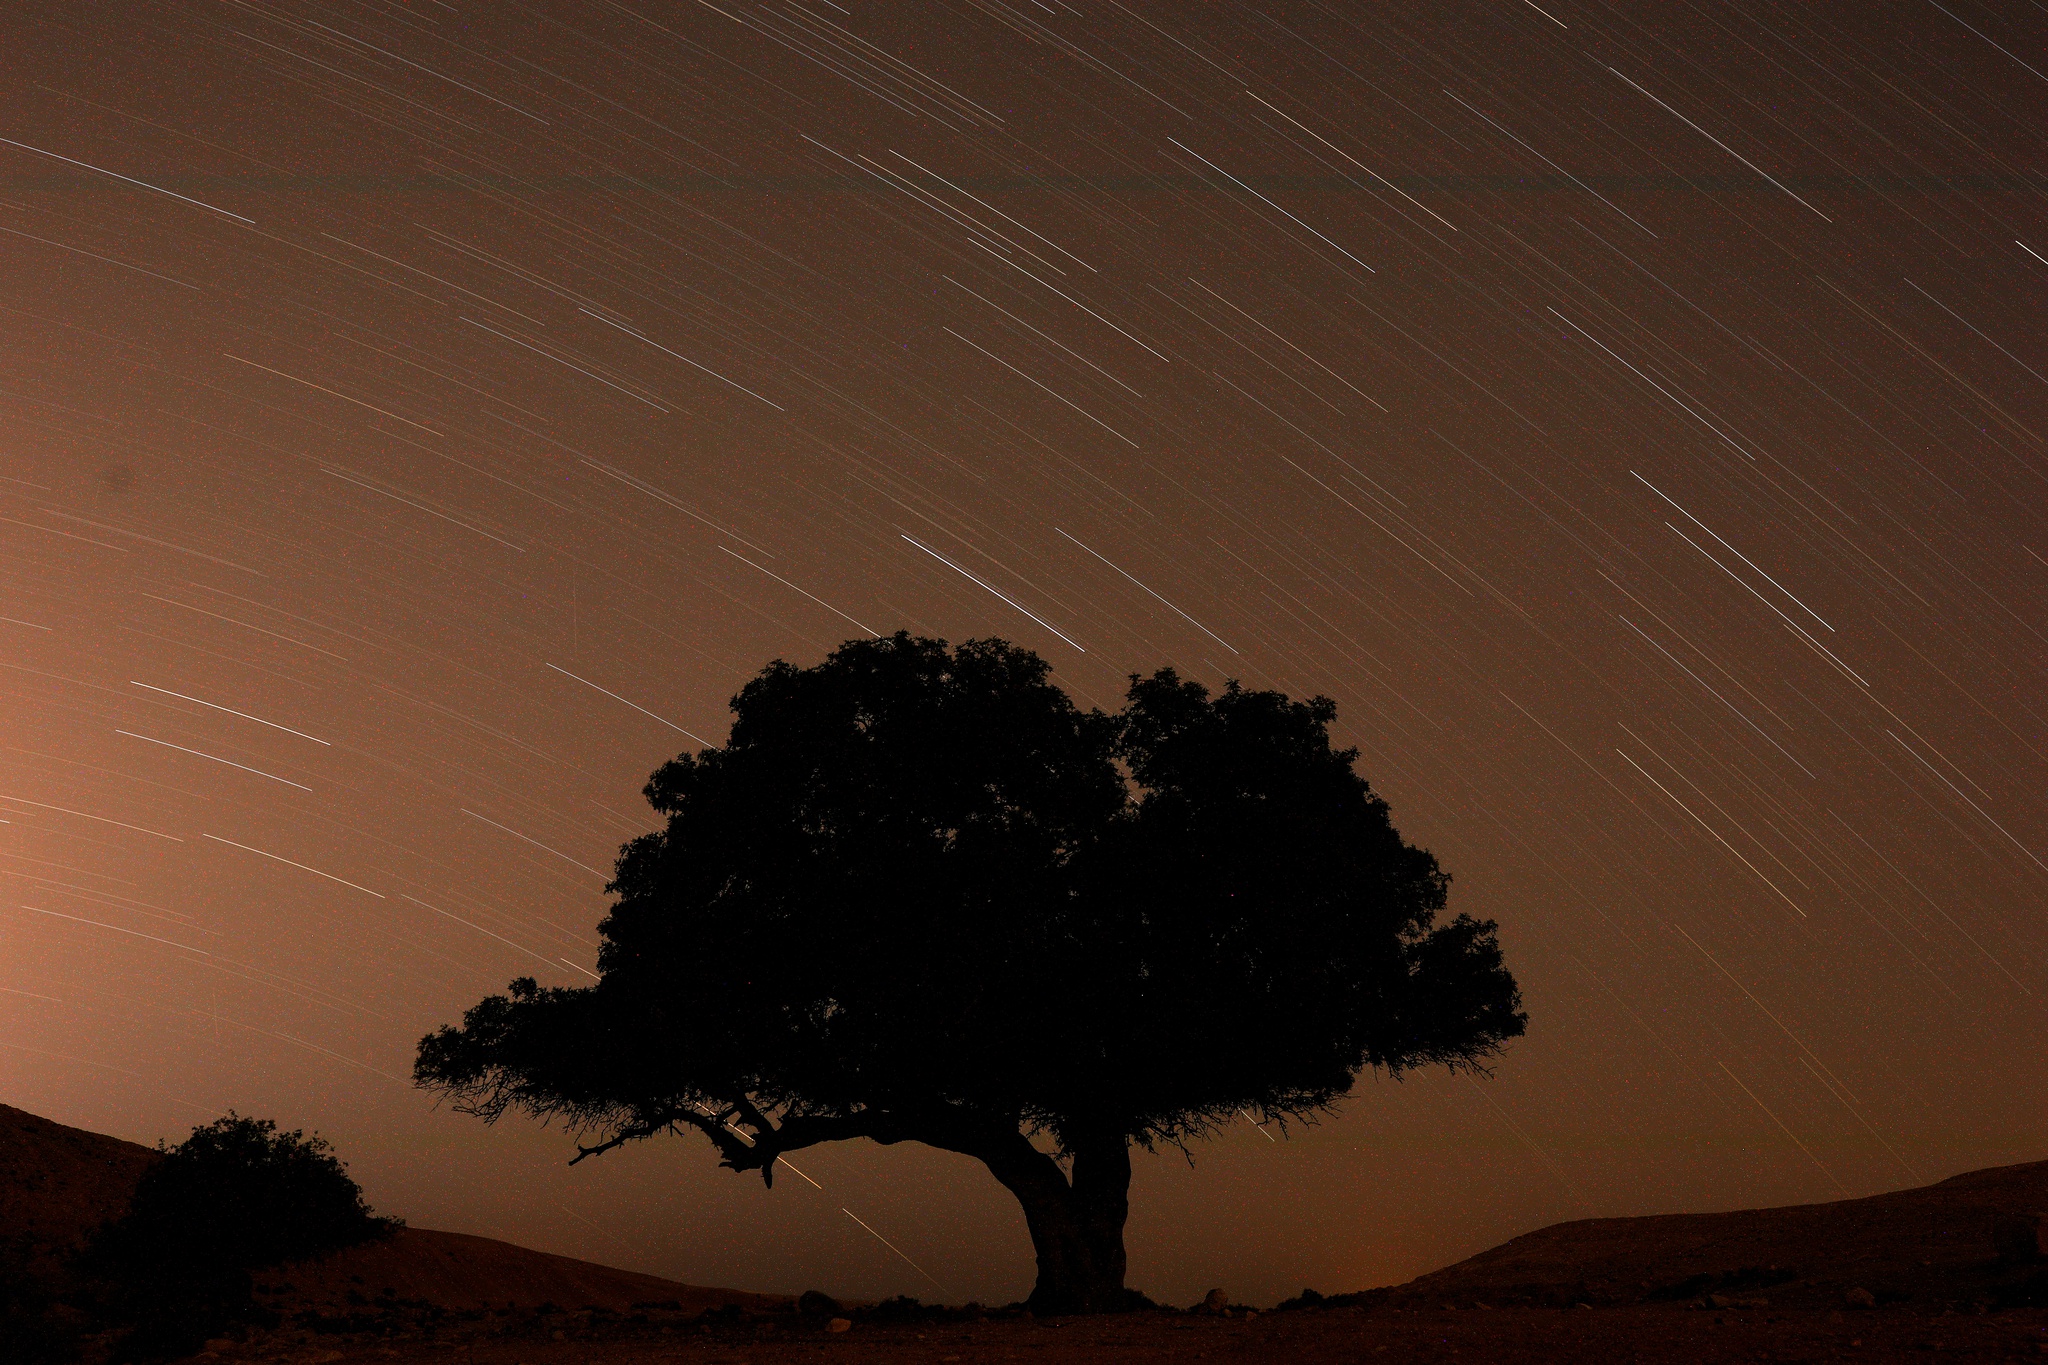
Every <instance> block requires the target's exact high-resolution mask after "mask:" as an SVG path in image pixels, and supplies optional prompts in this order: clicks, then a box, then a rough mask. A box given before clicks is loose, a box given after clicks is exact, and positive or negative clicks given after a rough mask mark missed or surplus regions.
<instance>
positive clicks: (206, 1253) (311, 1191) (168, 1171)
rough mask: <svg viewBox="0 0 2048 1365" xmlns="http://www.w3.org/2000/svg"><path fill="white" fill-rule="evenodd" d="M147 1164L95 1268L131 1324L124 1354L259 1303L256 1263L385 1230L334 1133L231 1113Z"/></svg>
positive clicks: (106, 1235)
mask: <svg viewBox="0 0 2048 1365" xmlns="http://www.w3.org/2000/svg"><path fill="white" fill-rule="evenodd" d="M158 1151H159V1152H161V1153H162V1155H161V1156H160V1157H159V1158H158V1159H157V1161H156V1162H155V1164H153V1165H151V1166H150V1167H149V1168H148V1169H147V1170H145V1171H144V1172H143V1174H142V1179H141V1181H140V1182H139V1183H138V1184H137V1185H136V1188H135V1196H134V1198H133V1200H132V1201H131V1202H130V1204H129V1206H128V1210H127V1212H126V1213H124V1214H123V1215H122V1216H121V1217H120V1218H118V1219H116V1220H115V1221H113V1222H112V1223H109V1224H108V1225H107V1226H106V1227H104V1228H102V1229H100V1231H99V1232H98V1233H97V1234H96V1235H95V1237H94V1238H93V1240H92V1242H91V1244H90V1245H89V1246H88V1248H87V1251H86V1256H85V1266H86V1269H87V1270H89V1271H91V1272H93V1273H94V1274H96V1275H97V1276H99V1277H100V1278H101V1279H103V1280H104V1281H105V1282H107V1283H108V1284H109V1285H111V1286H112V1296H113V1299H114V1303H113V1305H112V1306H113V1308H114V1311H115V1313H116V1315H117V1316H118V1317H121V1318H125V1319H127V1320H129V1321H131V1322H132V1323H133V1324H134V1330H132V1331H131V1332H130V1333H129V1334H128V1336H127V1337H126V1338H125V1339H124V1342H123V1345H122V1348H121V1350H120V1351H119V1352H118V1354H119V1355H121V1356H122V1357H123V1358H147V1357H151V1356H170V1355H181V1354H187V1353H189V1352H190V1351H191V1350H193V1349H196V1347H197V1345H198V1343H199V1342H200V1341H203V1340H204V1339H205V1338H206V1337H208V1336H212V1335H217V1334H218V1333H219V1331H220V1329H221V1328H222V1326H223V1325H225V1324H226V1323H227V1322H228V1321H230V1320H232V1319H234V1318H235V1317H237V1316H244V1315H247V1314H248V1313H249V1312H251V1311H252V1305H251V1303H250V1299H249V1272H250V1271H251V1270H256V1269H259V1268H261V1267H264V1266H273V1265H280V1264H283V1263H285V1262H287V1261H299V1260H305V1259H307V1258H309V1257H314V1256H319V1255H324V1254H325V1253H327V1252H330V1251H337V1250H340V1249H341V1248H343V1247H348V1246H354V1245H356V1244H357V1243H359V1242H365V1241H369V1240H372V1239H374V1238H377V1237H381V1236H384V1235H386V1234H388V1233H390V1232H391V1231H393V1230H394V1229H395V1228H397V1227H398V1226H399V1224H398V1222H397V1220H395V1219H389V1218H379V1217H377V1216H375V1215H374V1214H372V1213H371V1212H370V1209H369V1206H368V1205H367V1204H365V1203H364V1202H363V1192H362V1190H361V1188H360V1187H358V1186H357V1184H356V1182H355V1181H354V1180H353V1179H352V1178H350V1176H349V1174H348V1169H347V1168H346V1167H345V1166H343V1165H342V1164H341V1162H340V1161H339V1160H338V1159H337V1158H336V1157H335V1155H334V1150H333V1148H332V1147H330V1146H329V1145H328V1143H327V1142H326V1140H325V1139H323V1138H320V1137H318V1136H313V1137H308V1136H306V1134H305V1133H303V1132H299V1131H293V1132H289V1133H285V1132H279V1131H278V1127H277V1124H276V1123H275V1122H274V1121H273V1120H270V1119H256V1118H246V1117H244V1116H242V1115H240V1114H237V1113H234V1112H233V1111H229V1113H228V1114H227V1115H226V1116H225V1117H222V1118H218V1119H215V1120H214V1121H213V1122H212V1123H208V1124H204V1125H201V1126H200V1127H197V1128H194V1129H193V1130H192V1135H191V1136H190V1137H188V1138H186V1139H185V1140H184V1141H183V1142H181V1143H179V1144H178V1145H177V1146H175V1147H165V1146H163V1144H161V1143H159V1144H158Z"/></svg>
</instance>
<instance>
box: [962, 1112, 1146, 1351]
mask: <svg viewBox="0 0 2048 1365" xmlns="http://www.w3.org/2000/svg"><path fill="white" fill-rule="evenodd" d="M982 1160H984V1161H986V1162H987V1163H988V1167H989V1169H990V1170H991V1171H992V1172H994V1173H995V1177H996V1179H998V1180H1000V1181H1002V1182H1003V1186H1004V1187H1005V1188H1006V1189H1008V1190H1009V1191H1010V1193H1011V1194H1014V1195H1015V1196H1017V1202H1018V1203H1020V1204H1022V1205H1023V1206H1024V1223H1025V1226H1026V1227H1028V1228H1029V1229H1030V1231H1031V1245H1032V1249H1033V1250H1035V1251H1036V1252H1037V1253H1038V1284H1037V1286H1036V1287H1035V1288H1033V1289H1032V1291H1031V1297H1030V1299H1029V1300H1027V1301H1026V1306H1027V1307H1028V1308H1030V1309H1031V1311H1032V1312H1033V1313H1036V1314H1038V1315H1039V1316H1040V1317H1044V1316H1047V1315H1050V1314H1055V1313H1115V1312H1121V1311H1123V1310H1124V1309H1126V1308H1129V1307H1130V1306H1131V1300H1132V1297H1133V1296H1132V1295H1131V1293H1130V1291H1128V1290H1126V1289H1125V1288H1124V1222H1125V1220H1126V1219H1127V1218H1129V1216H1130V1210H1131V1204H1130V1189H1131V1153H1130V1145H1129V1143H1128V1142H1127V1141H1126V1139H1125V1138H1124V1136H1123V1134H1121V1133H1108V1134H1102V1135H1098V1136H1095V1137H1092V1138H1090V1139H1087V1140H1085V1141H1077V1142H1075V1143H1074V1152H1073V1168H1074V1178H1073V1180H1072V1181H1071V1182H1070V1181H1069V1180H1068V1179H1067V1177H1066V1175H1065V1173H1064V1172H1062V1171H1061V1170H1060V1168H1059V1164H1058V1163H1057V1162H1055V1161H1054V1160H1053V1159H1052V1158H1051V1157H1049V1156H1047V1155H1046V1154H1045V1153H1043V1152H1041V1151H1039V1150H1038V1149H1037V1148H1035V1147H1033V1146H1032V1145H1031V1143H1030V1142H1029V1141H1027V1140H1026V1139H1025V1138H1024V1137H1023V1135H1022V1134H1018V1135H1016V1140H1015V1142H1014V1143H1007V1142H1006V1143H1005V1144H1003V1147H1002V1150H1001V1151H999V1152H996V1153H993V1154H988V1155H984V1156H983V1157H982Z"/></svg>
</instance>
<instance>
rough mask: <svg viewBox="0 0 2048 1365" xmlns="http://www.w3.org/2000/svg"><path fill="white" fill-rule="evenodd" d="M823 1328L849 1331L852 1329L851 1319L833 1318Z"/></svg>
mask: <svg viewBox="0 0 2048 1365" xmlns="http://www.w3.org/2000/svg"><path fill="white" fill-rule="evenodd" d="M825 1330H826V1331H828V1332H851V1331H852V1330H853V1319H852V1318H834V1319H832V1321H830V1322H828V1323H826V1324H825Z"/></svg>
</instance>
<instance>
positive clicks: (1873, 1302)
mask: <svg viewBox="0 0 2048 1365" xmlns="http://www.w3.org/2000/svg"><path fill="white" fill-rule="evenodd" d="M1842 1303H1843V1304H1844V1305H1845V1306H1846V1307H1849V1308H1875V1307H1877V1295H1875V1294H1873V1293H1871V1292H1870V1291H1869V1290H1868V1289H1865V1288H1863V1287H1862V1286H1861V1285H1858V1286H1857V1287H1856V1288H1854V1289H1852V1290H1850V1291H1849V1292H1848V1293H1846V1294H1844V1295H1842Z"/></svg>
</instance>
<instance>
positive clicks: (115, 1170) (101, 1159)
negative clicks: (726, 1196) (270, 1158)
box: [0, 1105, 788, 1313]
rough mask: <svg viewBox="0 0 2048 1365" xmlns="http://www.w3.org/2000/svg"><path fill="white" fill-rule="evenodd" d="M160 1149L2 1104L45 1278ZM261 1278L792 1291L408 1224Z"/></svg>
mask: <svg viewBox="0 0 2048 1365" xmlns="http://www.w3.org/2000/svg"><path fill="white" fill-rule="evenodd" d="M156 1159H157V1153H156V1152H155V1151H153V1150H152V1149H150V1148H148V1147H144V1146H141V1145H139V1144H137V1143H133V1142H124V1141H122V1140H121V1139H120V1138H114V1137H108V1136H106V1135H105V1134H103V1133H93V1132H87V1131H86V1130H84V1129H81V1128H71V1127H67V1126H65V1125H64V1124H61V1123H52V1122H51V1121H50V1120H48V1119H45V1118H39V1117H38V1116H36V1115H34V1114H31V1113H28V1112H26V1111H24V1110H21V1109H15V1108H12V1107H10V1106H8V1105H0V1230H4V1231H0V1237H4V1238H5V1239H6V1242H7V1243H8V1246H9V1249H10V1250H12V1251H13V1252H14V1254H16V1255H18V1256H20V1257H21V1259H22V1262H23V1263H25V1264H26V1266H27V1267H28V1268H29V1269H30V1270H32V1271H33V1272H34V1273H36V1274H37V1275H38V1276H39V1277H42V1278H47V1279H61V1278H62V1277H63V1275H64V1274H65V1271H66V1262H67V1261H68V1259H69V1257H70V1256H71V1254H72V1253H73V1252H75V1251H77V1250H78V1248H79V1247H80V1246H82V1245H83V1244H84V1242H85V1240H86V1238H87V1237H88V1236H90V1235H91V1233H92V1232H93V1231H94V1230H95V1229H96V1228H98V1227H99V1226H100V1225H101V1224H103V1223H105V1222H107V1221H108V1220H110V1219H113V1218H115V1217H118V1216H119V1215H120V1214H121V1213H122V1212H123V1211H124V1210H125V1209H126V1208H127V1206H128V1202H129V1200H130V1199H131V1198H132V1197H133V1195H134V1192H135V1187H136V1184H137V1183H138V1182H139V1181H140V1180H141V1179H142V1173H143V1172H144V1171H145V1170H147V1169H148V1168H149V1167H150V1165H151V1163H153V1162H154V1161H156ZM257 1279H258V1282H259V1283H260V1284H263V1285H265V1286H267V1287H269V1288H270V1289H271V1290H272V1292H269V1293H266V1294H264V1295H263V1296H262V1297H263V1299H264V1300H265V1301H266V1302H267V1303H269V1304H270V1305H271V1306H272V1307H275V1308H278V1309H280V1310H282V1311H285V1312H287V1313H290V1312H294V1311H297V1310H299V1309H307V1308H313V1309H321V1310H323V1311H333V1310H335V1309H346V1308H348V1307H350V1306H353V1305H355V1302H356V1300H358V1299H360V1300H364V1301H368V1302H370V1303H375V1302H376V1301H377V1300H379V1299H384V1300H394V1299H395V1300H409V1301H413V1302H425V1303H430V1304H434V1305H437V1306H439V1307H443V1308H448V1309H465V1308H480V1307H485V1306H490V1307H498V1308H502V1307H507V1306H513V1307H520V1308H531V1307H535V1306H537V1305H540V1304H544V1303H552V1304H557V1305H559V1306H561V1307H564V1308H586V1307H588V1308H608V1309H612V1310H614V1311H623V1310H625V1309H628V1308H630V1307H631V1306H632V1305H634V1304H636V1303H645V1302H650V1301H651V1302H668V1301H671V1300H672V1301H675V1302H677V1303H679V1304H681V1305H682V1306H683V1308H684V1309H685V1310H702V1309H708V1308H718V1307H723V1306H725V1305H727V1304H735V1305H738V1306H740V1307H742V1308H750V1309H756V1310H760V1309H766V1308H769V1307H773V1306H776V1305H780V1304H783V1303H786V1302H788V1300H787V1298H786V1297H781V1296H776V1295H769V1294H749V1293H745V1292H743V1291H740V1290H733V1289H708V1288H703V1287H700V1286H695V1285H686V1284H679V1283H677V1282H675V1281H673V1280H665V1279H662V1278H660V1277H659V1276H655V1275H642V1274H639V1273H636V1272H634V1271H630V1270H617V1269H614V1268H612V1267H610V1266H603V1265H597V1264H594V1263H593V1262H590V1261H579V1260H575V1259H573V1258H571V1257H567V1256H554V1255H550V1254H548V1253H547V1252H543V1251H530V1250H528V1249H527V1248H525V1247H521V1246H514V1245H513V1244H511V1243H509V1242H500V1241H495V1240H493V1239H492V1238H489V1237H472V1236H469V1235H467V1234H464V1233H459V1232H436V1231H433V1230H431V1229H427V1228H401V1229H399V1230H398V1232H396V1233H395V1234H394V1235H392V1236H391V1237H389V1238H387V1239H385V1240H382V1241H379V1242H374V1243H371V1244H369V1245H365V1246H359V1247H351V1248H349V1249H348V1250H346V1251H340V1252H336V1253H335V1254H333V1255H331V1256H326V1257H322V1258H320V1259H318V1260H314V1261H308V1262H300V1263H298V1264H296V1265H290V1266H284V1267H280V1268H278V1269H276V1270H271V1271H265V1272H261V1273H259V1274H258V1276H257ZM280 1290H281V1292H279V1291H280Z"/></svg>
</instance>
